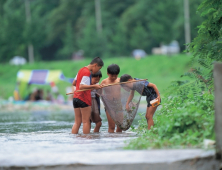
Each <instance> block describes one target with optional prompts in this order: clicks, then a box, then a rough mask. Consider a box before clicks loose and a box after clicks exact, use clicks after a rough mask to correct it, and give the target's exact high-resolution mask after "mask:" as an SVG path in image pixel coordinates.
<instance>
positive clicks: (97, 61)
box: [90, 57, 104, 67]
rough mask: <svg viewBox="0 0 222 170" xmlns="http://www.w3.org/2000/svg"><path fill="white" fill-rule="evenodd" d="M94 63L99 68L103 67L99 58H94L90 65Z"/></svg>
mask: <svg viewBox="0 0 222 170" xmlns="http://www.w3.org/2000/svg"><path fill="white" fill-rule="evenodd" d="M95 63H96V64H97V65H98V66H100V67H102V66H103V65H104V63H103V60H102V59H101V58H99V57H96V58H94V59H93V60H92V61H91V63H90V64H95Z"/></svg>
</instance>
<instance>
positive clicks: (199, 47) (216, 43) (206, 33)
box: [189, 0, 222, 61]
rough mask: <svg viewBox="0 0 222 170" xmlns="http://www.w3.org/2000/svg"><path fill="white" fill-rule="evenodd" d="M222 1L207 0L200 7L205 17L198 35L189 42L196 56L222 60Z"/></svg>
mask: <svg viewBox="0 0 222 170" xmlns="http://www.w3.org/2000/svg"><path fill="white" fill-rule="evenodd" d="M221 7H222V1H220V0H205V1H204V2H203V3H202V4H201V5H200V6H199V8H198V11H200V12H201V16H202V17H204V18H205V20H204V21H203V23H202V24H201V25H200V26H199V30H198V35H197V37H196V38H195V39H194V40H193V42H191V43H190V44H189V52H191V53H192V54H193V55H194V56H195V57H196V58H199V59H210V60H215V61H221V60H222V55H221V49H222V39H221V38H222V37H221V33H222V31H221V28H222V8H221Z"/></svg>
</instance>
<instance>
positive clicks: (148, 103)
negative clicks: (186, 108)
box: [146, 93, 161, 107]
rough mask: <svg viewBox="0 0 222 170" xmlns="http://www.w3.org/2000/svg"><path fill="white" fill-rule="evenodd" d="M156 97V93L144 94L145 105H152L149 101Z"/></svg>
mask: <svg viewBox="0 0 222 170" xmlns="http://www.w3.org/2000/svg"><path fill="white" fill-rule="evenodd" d="M156 98H157V94H156V93H153V94H152V95H150V96H146V101H147V107H150V106H152V105H151V104H150V101H151V100H153V99H156ZM160 102H161V99H160Z"/></svg>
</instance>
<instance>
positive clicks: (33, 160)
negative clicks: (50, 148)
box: [0, 149, 221, 170]
mask: <svg viewBox="0 0 222 170" xmlns="http://www.w3.org/2000/svg"><path fill="white" fill-rule="evenodd" d="M220 166H221V162H219V161H217V160H216V159H215V151H212V150H211V151H205V150H199V149H192V150H190V149H189V150H187V149H186V150H185V149H184V150H181V149H180V150H147V151H103V152H75V153H65V154H63V153H44V154H41V152H39V153H32V154H28V155H25V154H24V155H23V156H21V155H17V154H16V153H15V154H14V155H0V170H14V169H25V170H28V169H31V170H52V169H55V170H59V169H64V170H71V169H75V170H89V169H90V170H111V169H112V170H220V168H221V167H220Z"/></svg>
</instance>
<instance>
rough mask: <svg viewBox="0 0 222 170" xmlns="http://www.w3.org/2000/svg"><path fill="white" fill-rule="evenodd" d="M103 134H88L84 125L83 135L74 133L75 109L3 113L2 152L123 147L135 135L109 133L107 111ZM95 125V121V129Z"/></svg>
mask: <svg viewBox="0 0 222 170" xmlns="http://www.w3.org/2000/svg"><path fill="white" fill-rule="evenodd" d="M102 120H103V121H102V127H101V129H100V133H90V134H88V135H85V134H83V133H82V127H80V131H79V134H77V135H74V134H71V133H70V132H71V128H72V125H73V122H74V113H73V112H58V113H50V112H33V113H24V112H21V113H20V112H15V113H0V144H1V147H0V153H1V154H10V153H12V154H13V153H20V154H24V153H30V152H31V153H35V152H41V153H44V152H47V153H51V152H56V153H58V152H59V153H60V152H61V153H65V152H66V153H67V152H75V151H104V150H120V149H122V148H123V146H124V145H125V141H127V140H129V139H132V138H135V137H136V134H135V133H133V132H130V131H126V132H123V133H108V132H107V131H108V123H107V119H106V116H105V113H102ZM137 121H138V116H137V117H136V120H134V122H133V124H134V125H136V124H137ZM94 127H95V124H94V123H92V129H91V132H93V129H94Z"/></svg>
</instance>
